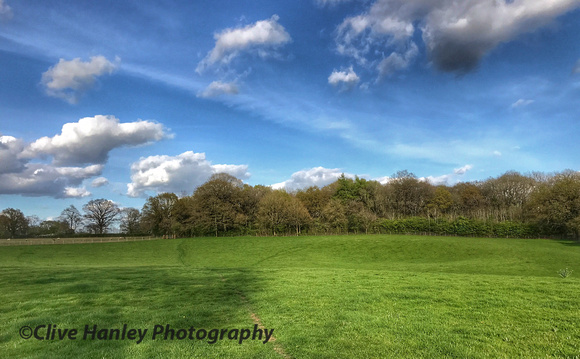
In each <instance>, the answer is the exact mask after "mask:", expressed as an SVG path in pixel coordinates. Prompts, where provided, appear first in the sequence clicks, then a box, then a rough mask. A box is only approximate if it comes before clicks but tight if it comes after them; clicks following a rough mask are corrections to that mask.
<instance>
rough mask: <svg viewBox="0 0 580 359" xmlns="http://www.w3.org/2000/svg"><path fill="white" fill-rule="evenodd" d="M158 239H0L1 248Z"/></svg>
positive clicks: (152, 238) (151, 238) (154, 238)
mask: <svg viewBox="0 0 580 359" xmlns="http://www.w3.org/2000/svg"><path fill="white" fill-rule="evenodd" d="M156 239H160V238H159V237H92V238H26V239H0V247H1V246H34V245H39V244H79V243H112V242H136V241H151V240H156Z"/></svg>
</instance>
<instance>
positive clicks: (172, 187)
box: [127, 151, 250, 197]
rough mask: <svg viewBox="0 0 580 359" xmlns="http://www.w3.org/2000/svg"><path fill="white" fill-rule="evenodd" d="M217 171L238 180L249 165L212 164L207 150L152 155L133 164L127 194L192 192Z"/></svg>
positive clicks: (247, 175)
mask: <svg viewBox="0 0 580 359" xmlns="http://www.w3.org/2000/svg"><path fill="white" fill-rule="evenodd" d="M215 173H228V174H230V175H232V176H235V177H237V178H239V179H247V178H249V176H250V174H249V173H248V166H247V165H226V164H220V165H212V164H211V162H210V161H208V160H207V159H206V158H205V153H194V152H192V151H188V152H184V153H182V154H180V155H177V156H166V155H162V156H149V157H144V158H141V159H140V160H139V161H137V162H135V163H133V164H132V165H131V183H129V184H128V185H127V194H128V195H129V196H131V197H139V196H142V195H144V194H145V193H146V192H148V191H153V192H157V193H161V192H173V193H181V192H183V191H186V192H191V191H192V190H194V189H195V188H196V187H198V186H200V185H201V184H203V183H204V182H206V181H207V180H208V179H209V178H210V177H211V175H213V174H215Z"/></svg>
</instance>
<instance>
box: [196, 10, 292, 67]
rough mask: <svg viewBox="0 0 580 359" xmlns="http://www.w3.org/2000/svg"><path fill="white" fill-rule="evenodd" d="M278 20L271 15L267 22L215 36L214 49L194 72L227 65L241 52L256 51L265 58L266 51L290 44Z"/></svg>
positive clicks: (230, 30)
mask: <svg viewBox="0 0 580 359" xmlns="http://www.w3.org/2000/svg"><path fill="white" fill-rule="evenodd" d="M278 20H279V17H278V15H273V16H272V17H271V18H270V19H268V20H261V21H257V22H256V23H254V24H251V25H248V26H245V27H242V28H228V29H225V30H223V31H222V32H220V33H217V34H215V35H214V38H215V40H216V43H215V47H214V48H213V49H212V50H211V51H210V52H209V53H208V54H207V56H206V57H205V58H204V59H203V60H202V61H201V62H200V63H199V65H198V66H197V69H196V71H197V72H198V73H199V72H202V71H203V70H205V69H206V68H207V67H209V66H212V65H214V64H216V63H222V64H227V63H229V62H230V61H231V60H232V59H234V58H235V57H236V56H238V55H239V54H240V52H242V51H248V50H258V54H259V55H261V56H267V55H268V54H269V52H268V50H267V49H272V48H276V47H279V46H281V45H284V44H286V43H288V42H290V41H291V38H290V35H289V34H288V33H287V32H286V30H285V29H284V27H283V26H282V25H280V24H279V23H278Z"/></svg>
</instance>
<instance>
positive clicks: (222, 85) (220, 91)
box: [197, 81, 240, 98]
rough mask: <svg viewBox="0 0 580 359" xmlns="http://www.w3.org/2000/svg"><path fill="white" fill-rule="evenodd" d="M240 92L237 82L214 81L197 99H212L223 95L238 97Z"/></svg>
mask: <svg viewBox="0 0 580 359" xmlns="http://www.w3.org/2000/svg"><path fill="white" fill-rule="evenodd" d="M239 92H240V90H239V88H238V85H237V84H236V83H235V82H221V81H213V82H212V83H210V84H209V85H208V86H207V87H206V88H205V89H204V90H203V91H200V92H198V94H197V97H203V98H212V97H217V96H221V95H237V94H238V93H239Z"/></svg>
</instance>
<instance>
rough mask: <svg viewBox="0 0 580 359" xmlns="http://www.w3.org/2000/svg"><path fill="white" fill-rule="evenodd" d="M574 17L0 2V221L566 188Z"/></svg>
mask: <svg viewBox="0 0 580 359" xmlns="http://www.w3.org/2000/svg"><path fill="white" fill-rule="evenodd" d="M579 19H580V1H578V0H554V1H550V2H547V1H541V0H513V1H507V2H504V1H502V0H497V1H489V0H471V1H465V2H454V1H451V0H433V1H423V0H407V1H403V0H375V1H365V0H350V1H349V0H324V1H323V0H303V1H237V2H231V1H178V0H171V1H170V0H167V1H155V2H153V1H136V0H134V1H131V0H116V1H88V0H87V1H84V0H75V1H64V0H60V1H50V0H45V1H42V2H39V1H29V0H0V79H1V81H0V209H4V208H8V207H14V208H19V209H21V210H22V211H23V212H24V213H25V214H26V215H38V216H40V217H41V218H51V217H56V216H58V215H59V214H60V212H61V211H62V210H63V209H64V208H66V207H68V206H69V205H70V204H74V205H75V206H77V208H79V209H80V208H81V207H82V205H83V204H85V203H87V202H88V201H89V200H90V199H94V198H107V199H111V200H113V201H115V202H117V203H119V205H121V206H122V207H137V208H141V206H142V205H143V203H144V200H145V198H146V197H147V196H150V195H155V194H157V193H160V192H164V191H173V192H176V193H179V194H191V193H192V192H193V191H194V189H195V188H196V187H197V186H199V185H200V184H202V183H203V182H204V181H206V180H207V179H208V178H209V176H211V174H213V173H217V172H227V173H230V174H233V175H235V176H237V177H239V178H241V179H243V180H244V181H245V182H246V183H249V184H252V185H256V184H263V185H272V186H273V187H274V188H286V189H287V190H294V189H297V188H303V187H307V186H310V185H319V186H323V185H326V184H328V183H330V182H332V181H333V180H334V179H336V177H337V176H339V175H340V174H341V173H343V172H344V173H345V174H347V175H359V176H361V177H364V178H367V179H375V180H379V181H382V182H385V181H388V176H390V175H392V174H393V173H395V172H396V171H398V170H402V169H407V170H409V171H411V172H413V173H415V174H416V175H417V176H418V177H421V178H424V179H425V180H429V181H431V182H433V183H436V184H438V183H446V184H449V185H452V184H454V183H456V182H458V181H473V180H481V179H486V178H488V177H495V176H498V175H501V174H502V173H504V172H506V171H508V170H516V171H520V172H522V173H527V172H531V171H543V172H552V171H561V170H564V169H574V170H579V169H580V168H579V167H580V163H579V156H578V154H579V153H580V144H579V141H578V140H577V139H578V135H579V134H580V126H578V119H579V114H580V113H579V112H580V111H579V110H578V105H577V104H578V99H580V41H579V40H580V38H579V36H578V34H579V33H580V21H578V20H579Z"/></svg>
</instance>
